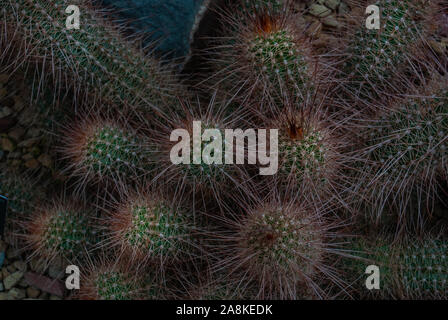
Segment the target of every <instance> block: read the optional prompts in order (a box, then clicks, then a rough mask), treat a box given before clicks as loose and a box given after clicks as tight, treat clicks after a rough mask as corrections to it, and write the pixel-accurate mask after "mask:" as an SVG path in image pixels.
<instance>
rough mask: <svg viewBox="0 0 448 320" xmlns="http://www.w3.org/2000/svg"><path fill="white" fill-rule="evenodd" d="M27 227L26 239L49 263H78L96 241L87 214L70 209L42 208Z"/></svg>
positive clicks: (69, 206) (64, 206)
mask: <svg viewBox="0 0 448 320" xmlns="http://www.w3.org/2000/svg"><path fill="white" fill-rule="evenodd" d="M27 225H28V228H27V231H26V232H27V233H26V234H25V239H26V240H27V241H28V242H29V243H30V244H31V246H32V247H33V249H34V250H35V251H36V253H37V254H38V256H39V258H42V259H45V260H46V261H47V262H48V261H51V260H52V258H54V257H63V258H66V259H68V260H69V261H70V260H71V259H75V258H76V259H79V258H80V257H81V256H82V255H83V254H84V253H86V252H87V251H86V250H88V249H90V248H91V247H92V245H93V241H95V231H94V229H93V228H92V227H91V222H90V221H89V214H88V212H86V211H85V210H83V209H80V208H77V207H75V206H71V205H65V204H56V205H54V206H53V207H50V208H47V209H44V208H41V209H40V210H39V211H38V215H37V216H34V217H33V218H32V220H30V221H29V222H27Z"/></svg>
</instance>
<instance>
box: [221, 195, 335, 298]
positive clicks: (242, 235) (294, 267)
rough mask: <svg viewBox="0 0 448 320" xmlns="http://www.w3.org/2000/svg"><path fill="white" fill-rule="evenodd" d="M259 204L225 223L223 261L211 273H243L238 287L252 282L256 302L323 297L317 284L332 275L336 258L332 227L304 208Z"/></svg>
mask: <svg viewBox="0 0 448 320" xmlns="http://www.w3.org/2000/svg"><path fill="white" fill-rule="evenodd" d="M257 202H259V203H258V204H253V205H247V206H246V205H244V206H245V209H244V213H243V212H242V213H240V214H236V215H235V220H233V219H232V220H229V221H228V226H227V227H228V228H230V229H231V230H232V231H229V232H228V234H226V235H224V236H223V238H224V239H226V246H225V248H224V249H223V250H224V251H225V255H224V256H225V259H222V261H220V262H218V263H216V264H215V265H214V266H213V267H214V268H216V270H221V268H224V267H225V268H229V270H232V272H236V271H241V274H245V277H244V278H243V279H240V285H243V284H247V283H248V282H250V281H254V282H255V283H256V287H257V288H259V292H257V293H256V298H258V299H259V298H275V299H300V298H305V297H313V298H316V297H323V296H325V295H326V292H325V289H322V287H321V285H322V283H321V282H320V281H321V280H322V279H323V278H325V277H326V276H329V275H330V274H331V273H332V272H333V271H334V270H333V268H332V266H331V265H332V262H330V260H331V259H332V258H333V257H334V256H337V255H338V254H339V251H338V249H337V246H334V245H333V244H332V241H333V240H334V239H335V238H337V233H336V232H334V230H332V229H333V227H332V226H331V223H329V222H328V221H325V220H324V218H323V216H322V213H321V212H319V209H316V208H313V207H312V206H309V205H307V204H305V202H303V203H300V202H296V201H292V200H283V199H281V197H280V196H278V195H277V196H270V197H268V198H266V199H265V200H261V201H257ZM328 278H331V279H335V278H333V277H328ZM328 278H327V279H326V280H325V281H327V280H328ZM330 282H331V280H330Z"/></svg>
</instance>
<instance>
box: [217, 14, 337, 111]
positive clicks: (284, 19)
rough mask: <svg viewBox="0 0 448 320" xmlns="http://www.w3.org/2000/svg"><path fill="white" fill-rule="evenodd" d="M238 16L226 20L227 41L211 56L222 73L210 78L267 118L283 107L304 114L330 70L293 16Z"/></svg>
mask: <svg viewBox="0 0 448 320" xmlns="http://www.w3.org/2000/svg"><path fill="white" fill-rule="evenodd" d="M250 11H252V13H250ZM236 12H238V13H239V14H235V13H233V12H232V13H227V14H226V17H225V18H224V21H225V22H226V24H225V26H224V29H225V31H224V35H223V36H222V38H218V39H216V41H217V42H218V45H216V49H215V48H214V49H215V51H216V52H211V53H210V59H209V61H210V64H211V65H213V66H215V67H216V70H219V71H217V72H216V75H215V76H214V77H212V79H214V78H216V86H222V87H224V88H225V90H227V91H228V92H230V93H232V94H237V97H238V98H239V100H240V101H244V102H246V101H247V99H249V101H252V100H253V99H258V101H256V102H255V103H257V105H256V106H254V107H255V108H256V110H260V108H261V111H262V112H263V113H265V112H267V111H270V108H271V107H272V105H276V106H277V107H280V106H282V105H283V103H284V101H290V102H292V101H294V102H296V105H297V109H306V108H307V106H308V105H309V104H311V103H312V100H313V98H314V97H315V95H316V93H317V91H316V88H317V87H318V86H320V85H323V83H324V74H326V71H325V70H328V68H327V69H325V68H323V65H322V63H321V62H319V60H318V58H317V57H316V56H314V55H313V53H312V51H311V49H310V45H309V43H308V40H307V39H306V37H305V35H304V33H301V32H300V31H299V30H297V26H296V25H295V24H294V22H293V17H292V16H291V15H290V14H289V11H288V10H286V9H285V10H276V9H275V8H274V7H273V6H260V7H259V8H258V9H253V10H249V12H247V11H243V13H241V12H240V11H238V10H236ZM215 57H216V58H215ZM324 69H325V70H324ZM325 81H326V82H328V81H330V80H329V79H325ZM212 83H213V82H212ZM253 102H254V101H253Z"/></svg>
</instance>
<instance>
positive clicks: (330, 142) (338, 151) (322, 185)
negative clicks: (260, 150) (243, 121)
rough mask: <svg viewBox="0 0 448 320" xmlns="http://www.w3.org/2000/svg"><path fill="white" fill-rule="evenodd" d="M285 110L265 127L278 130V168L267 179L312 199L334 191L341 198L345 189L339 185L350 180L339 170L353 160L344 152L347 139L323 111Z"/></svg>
mask: <svg viewBox="0 0 448 320" xmlns="http://www.w3.org/2000/svg"><path fill="white" fill-rule="evenodd" d="M285 109H286V110H285V111H283V112H279V115H278V116H277V117H276V118H274V119H271V120H270V121H269V122H268V123H269V125H268V127H270V128H276V129H278V130H279V138H278V160H279V170H278V173H277V175H275V176H273V177H269V179H270V180H273V181H274V182H280V186H279V187H283V188H286V189H287V190H289V191H295V192H300V193H301V194H305V195H307V196H308V198H309V199H313V200H314V201H316V200H318V199H319V198H320V199H321V200H327V199H328V198H329V197H333V196H335V193H336V192H335V191H336V190H338V192H337V193H338V195H337V196H338V197H339V198H340V199H342V197H343V195H345V192H344V190H343V188H341V186H342V185H344V184H347V183H349V182H350V179H351V178H350V177H349V175H348V174H346V173H345V172H344V171H343V170H342V169H343V168H344V169H345V168H349V167H351V165H352V162H353V160H352V159H351V157H350V156H349V154H348V153H347V149H348V147H349V146H350V144H351V142H350V139H349V138H348V137H347V135H346V134H344V133H343V132H341V130H340V129H341V128H340V125H338V124H337V122H332V121H331V120H330V119H329V117H326V116H325V113H322V112H319V111H317V112H306V113H297V112H295V111H294V110H293V108H290V109H287V108H285ZM291 109H292V110H291ZM324 119H325V120H324Z"/></svg>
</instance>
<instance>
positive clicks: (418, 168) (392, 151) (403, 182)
mask: <svg viewBox="0 0 448 320" xmlns="http://www.w3.org/2000/svg"><path fill="white" fill-rule="evenodd" d="M437 82H438V83H435V82H431V83H429V84H428V86H427V87H426V89H425V90H423V91H424V92H421V93H420V94H419V95H416V96H410V97H407V98H403V99H399V100H398V101H395V102H392V105H389V106H386V107H383V108H382V110H381V111H380V115H379V116H378V117H377V118H376V119H373V120H363V121H362V122H361V126H362V127H364V128H367V129H364V130H363V132H364V134H365V136H366V147H365V149H363V150H362V151H363V152H364V154H365V155H366V157H367V163H366V165H365V167H364V170H363V172H362V174H361V175H360V177H359V181H360V183H359V185H360V186H361V189H360V190H362V191H361V192H363V193H364V194H365V195H366V197H367V200H368V201H369V203H370V204H371V205H373V210H376V212H374V213H376V214H375V216H376V217H378V216H379V215H381V212H382V211H383V208H384V207H385V206H386V205H392V207H394V208H395V209H396V210H397V211H398V213H399V214H400V215H404V214H405V212H406V209H407V208H408V207H409V204H410V202H411V198H412V197H411V196H413V195H414V194H416V195H417V198H418V199H419V201H420V202H427V203H428V202H429V203H431V202H432V201H433V200H434V192H435V189H436V188H437V184H438V182H437V177H441V176H446V173H447V169H446V168H447V159H446V139H447V132H448V131H447V130H448V122H447V120H446V113H447V111H448V110H447V102H448V100H447V98H448V96H447V91H446V83H447V82H446V79H439V81H437ZM420 91H422V90H420ZM417 92H418V91H417ZM426 200H427V201H426Z"/></svg>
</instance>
